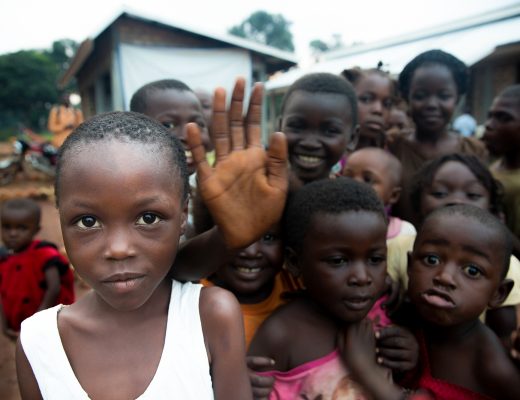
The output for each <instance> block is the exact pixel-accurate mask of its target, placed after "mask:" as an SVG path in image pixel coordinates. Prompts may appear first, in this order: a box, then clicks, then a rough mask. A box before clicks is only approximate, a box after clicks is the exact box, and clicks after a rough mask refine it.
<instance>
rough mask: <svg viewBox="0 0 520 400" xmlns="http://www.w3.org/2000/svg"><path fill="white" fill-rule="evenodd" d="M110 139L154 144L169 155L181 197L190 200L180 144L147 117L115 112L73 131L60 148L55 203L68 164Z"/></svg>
mask: <svg viewBox="0 0 520 400" xmlns="http://www.w3.org/2000/svg"><path fill="white" fill-rule="evenodd" d="M110 140H119V141H124V142H134V143H142V144H147V145H148V144H152V145H155V146H156V147H157V150H158V151H157V154H160V155H161V156H167V157H168V158H169V160H168V161H169V163H170V164H171V166H172V169H173V170H174V171H175V170H176V171H177V173H178V176H179V179H180V181H181V186H182V191H183V193H182V196H181V198H183V199H186V198H187V196H188V194H189V183H188V167H187V164H186V155H185V152H184V147H183V146H182V144H181V142H180V141H179V140H178V139H177V138H175V137H174V136H173V135H171V134H170V131H169V130H168V129H166V128H165V127H164V126H162V125H161V124H160V123H158V122H157V121H155V120H153V119H151V118H149V117H147V116H146V115H143V114H139V113H134V112H120V111H116V112H109V113H104V114H98V115H96V116H94V117H92V118H90V119H88V120H87V121H85V122H84V123H82V124H81V125H80V126H79V127H78V128H77V129H76V130H75V131H74V132H72V133H71V134H70V135H69V136H68V137H67V139H66V140H65V142H64V143H63V145H62V146H61V147H60V149H59V151H58V163H57V166H56V180H55V187H54V189H55V193H56V204H59V193H60V190H59V189H60V177H61V175H62V171H63V169H64V168H65V165H66V164H67V163H68V162H74V161H73V158H72V157H73V156H74V154H75V153H77V152H79V151H81V150H82V148H83V146H84V145H86V144H92V143H98V144H99V145H100V144H101V143H102V142H107V141H110Z"/></svg>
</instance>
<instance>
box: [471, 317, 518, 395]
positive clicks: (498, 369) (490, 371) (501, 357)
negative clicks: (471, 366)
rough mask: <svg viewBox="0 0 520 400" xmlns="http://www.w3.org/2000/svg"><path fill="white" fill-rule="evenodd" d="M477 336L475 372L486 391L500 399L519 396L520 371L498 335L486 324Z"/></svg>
mask: <svg viewBox="0 0 520 400" xmlns="http://www.w3.org/2000/svg"><path fill="white" fill-rule="evenodd" d="M482 328H483V329H482V331H481V332H480V335H479V336H480V337H479V347H478V353H479V355H478V357H477V360H478V361H480V362H479V363H478V365H477V366H475V369H476V373H477V375H478V378H479V380H480V382H481V383H482V386H483V387H484V388H485V389H486V392H488V393H489V394H493V397H496V398H500V399H519V398H520V372H519V371H518V369H517V368H516V366H515V365H514V363H513V361H512V360H511V358H510V357H509V355H508V354H507V352H506V350H505V349H504V347H503V345H502V343H501V342H500V340H499V339H498V337H497V336H496V335H495V334H494V333H493V331H491V330H490V329H489V328H487V327H486V326H483V327H482Z"/></svg>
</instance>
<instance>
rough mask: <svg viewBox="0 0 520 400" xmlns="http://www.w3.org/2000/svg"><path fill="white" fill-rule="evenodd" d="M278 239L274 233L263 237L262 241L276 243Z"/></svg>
mask: <svg viewBox="0 0 520 400" xmlns="http://www.w3.org/2000/svg"><path fill="white" fill-rule="evenodd" d="M276 239H277V237H276V235H275V234H273V233H266V234H265V235H264V236H263V237H262V241H263V242H267V243H269V242H274V241H275V240H276Z"/></svg>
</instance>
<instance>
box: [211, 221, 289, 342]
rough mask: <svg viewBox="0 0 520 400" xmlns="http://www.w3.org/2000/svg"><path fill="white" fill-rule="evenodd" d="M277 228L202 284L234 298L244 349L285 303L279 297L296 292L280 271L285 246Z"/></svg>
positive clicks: (284, 274)
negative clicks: (243, 337)
mask: <svg viewBox="0 0 520 400" xmlns="http://www.w3.org/2000/svg"><path fill="white" fill-rule="evenodd" d="M280 228H281V227H280V224H276V225H275V226H273V227H272V228H271V229H269V231H268V232H266V233H265V234H264V235H263V236H262V238H261V239H260V240H258V241H256V242H255V243H253V244H252V245H250V246H248V247H246V248H243V249H241V250H239V251H238V252H237V255H236V256H235V257H233V258H232V259H231V261H229V262H227V263H225V264H224V265H223V266H222V267H220V268H219V269H218V271H217V272H216V273H215V274H214V275H212V276H211V277H210V278H209V279H208V280H204V281H203V282H202V283H203V284H204V285H205V286H212V285H217V286H220V287H223V288H224V289H227V290H229V291H231V292H232V293H233V294H234V295H235V296H236V298H237V300H238V302H239V303H240V308H241V309H242V317H243V319H244V330H245V338H246V348H247V347H249V343H250V342H251V339H252V338H253V336H254V334H255V332H256V330H257V329H258V327H259V326H260V325H261V324H262V322H263V321H264V320H265V319H266V318H267V317H268V316H269V315H270V314H271V313H272V312H273V311H274V310H275V309H276V308H278V306H280V305H281V304H283V303H284V300H283V298H282V294H283V293H284V292H286V291H288V290H291V289H292V290H294V289H295V286H294V283H293V282H292V281H291V280H290V279H288V277H287V276H286V273H285V272H283V271H282V266H283V263H284V254H283V253H284V246H283V240H282V232H281V229H280Z"/></svg>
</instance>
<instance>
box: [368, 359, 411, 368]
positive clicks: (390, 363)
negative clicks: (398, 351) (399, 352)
mask: <svg viewBox="0 0 520 400" xmlns="http://www.w3.org/2000/svg"><path fill="white" fill-rule="evenodd" d="M377 363H378V364H379V365H382V366H384V367H387V368H390V369H391V370H393V371H408V370H411V369H412V368H413V367H414V365H411V364H410V363H407V362H399V361H392V360H387V359H385V358H382V357H379V358H378V359H377Z"/></svg>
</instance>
